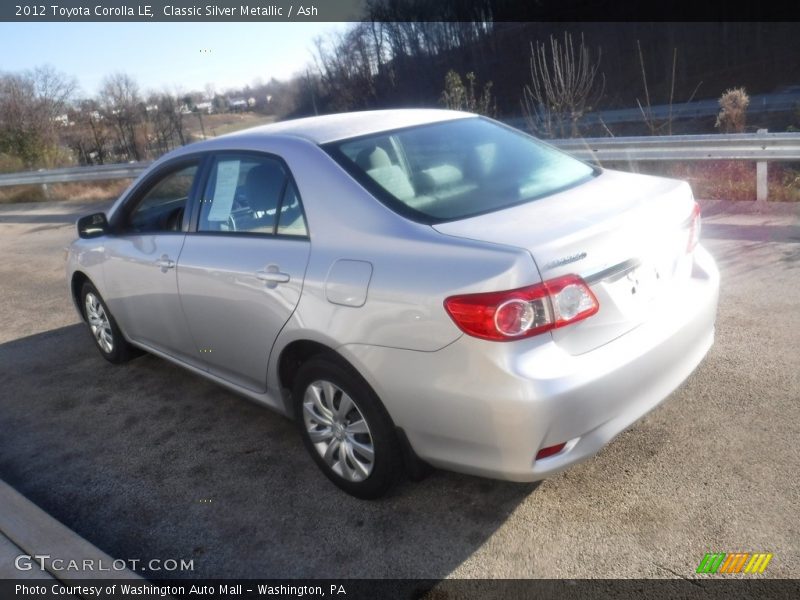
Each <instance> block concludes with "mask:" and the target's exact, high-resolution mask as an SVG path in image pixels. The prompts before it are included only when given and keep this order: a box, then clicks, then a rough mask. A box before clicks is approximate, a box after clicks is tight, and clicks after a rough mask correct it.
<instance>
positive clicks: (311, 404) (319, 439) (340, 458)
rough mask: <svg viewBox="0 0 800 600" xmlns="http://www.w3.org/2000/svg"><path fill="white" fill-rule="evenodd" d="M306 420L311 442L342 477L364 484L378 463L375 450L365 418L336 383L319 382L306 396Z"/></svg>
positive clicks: (316, 382) (332, 468) (314, 384)
mask: <svg viewBox="0 0 800 600" xmlns="http://www.w3.org/2000/svg"><path fill="white" fill-rule="evenodd" d="M303 420H304V423H305V426H306V430H307V431H308V435H309V438H310V439H311V443H312V444H313V445H314V447H315V448H316V450H317V452H319V455H320V456H321V457H322V459H323V460H324V461H325V463H326V464H327V465H328V467H330V469H331V470H332V471H333V472H334V473H336V474H337V475H338V476H339V477H341V478H343V479H345V480H346V481H353V482H360V481H364V480H365V479H366V478H367V477H369V475H370V473H372V469H373V466H374V464H375V447H374V444H373V440H372V434H371V432H370V430H369V425H368V424H367V421H366V419H365V418H364V415H363V414H362V413H361V410H360V409H359V408H358V405H357V404H356V403H355V401H354V400H353V399H352V398H351V397H350V396H349V395H348V394H347V392H345V391H344V390H342V389H341V388H340V387H338V386H337V385H336V384H334V383H332V382H330V381H327V380H317V381H314V382H312V383H311V384H309V386H308V387H307V388H306V390H305V394H304V395H303Z"/></svg>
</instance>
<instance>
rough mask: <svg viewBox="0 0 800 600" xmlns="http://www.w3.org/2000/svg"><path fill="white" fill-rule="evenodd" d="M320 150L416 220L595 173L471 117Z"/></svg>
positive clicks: (449, 216)
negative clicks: (324, 151) (325, 151)
mask: <svg viewBox="0 0 800 600" xmlns="http://www.w3.org/2000/svg"><path fill="white" fill-rule="evenodd" d="M325 149H326V150H327V151H328V152H329V153H330V154H331V156H332V157H333V158H334V159H335V160H337V161H338V162H339V163H340V164H341V165H342V166H343V167H344V168H345V169H346V170H347V171H348V172H350V174H351V175H353V176H354V177H355V178H356V179H357V180H358V181H360V182H361V183H362V184H363V185H364V186H365V187H367V189H369V190H370V191H372V192H373V193H374V194H375V195H376V196H377V197H378V199H379V200H382V201H384V202H385V203H386V204H388V205H389V206H390V208H393V209H395V210H397V211H398V212H400V213H401V214H405V215H406V216H409V217H410V218H412V219H415V220H420V221H423V222H442V221H450V220H455V219H462V218H466V217H470V216H474V215H478V214H481V213H486V212H491V211H495V210H500V209H502V208H506V207H509V206H513V205H515V204H521V203H523V202H529V201H531V200H534V199H536V198H540V197H542V196H547V195H550V194H553V193H555V192H557V191H560V190H562V189H566V188H568V187H571V186H573V185H577V184H578V183H580V182H582V181H584V180H586V179H588V178H589V177H591V176H592V175H593V174H594V173H595V170H594V169H593V168H592V167H590V166H589V165H587V164H585V163H583V162H581V161H579V160H577V159H575V158H572V157H571V156H568V155H567V154H564V153H563V152H560V151H558V150H556V149H554V148H551V147H550V146H547V145H545V144H543V143H541V142H539V141H537V140H536V139H535V138H532V137H530V136H528V135H525V134H523V133H521V132H517V131H515V130H513V129H511V128H507V127H504V126H501V125H499V124H496V123H493V122H491V121H489V120H486V119H482V118H477V117H476V118H464V119H457V120H453V121H446V122H443V123H433V124H430V125H423V126H419V127H413V128H409V129H402V130H397V131H393V132H392V131H390V132H384V133H380V134H376V135H371V136H366V137H361V138H358V139H353V140H344V141H339V142H334V143H331V144H326V145H325Z"/></svg>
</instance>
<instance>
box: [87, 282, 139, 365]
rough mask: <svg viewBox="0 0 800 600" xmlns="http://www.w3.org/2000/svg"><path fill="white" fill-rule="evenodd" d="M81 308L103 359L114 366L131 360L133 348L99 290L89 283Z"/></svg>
mask: <svg viewBox="0 0 800 600" xmlns="http://www.w3.org/2000/svg"><path fill="white" fill-rule="evenodd" d="M81 306H82V307H83V316H84V317H85V318H86V323H87V324H88V325H89V330H90V331H91V332H92V338H93V339H94V343H95V345H96V346H97V349H98V350H100V354H102V355H103V358H105V359H106V360H107V361H108V362H111V363H114V364H120V363H124V362H127V361H128V360H130V359H131V358H132V357H133V356H134V354H135V352H134V349H133V346H131V345H130V344H129V343H128V342H127V340H126V339H125V338H124V337H123V335H122V332H121V331H120V329H119V327H118V326H117V322H116V321H115V320H114V317H112V316H111V312H110V311H109V310H108V307H107V306H106V304H105V302H103V299H102V298H101V297H100V293H99V292H98V291H97V288H95V287H94V286H93V285H92V284H91V283H89V282H88V281H87V282H86V283H84V284H83V288H82V289H81Z"/></svg>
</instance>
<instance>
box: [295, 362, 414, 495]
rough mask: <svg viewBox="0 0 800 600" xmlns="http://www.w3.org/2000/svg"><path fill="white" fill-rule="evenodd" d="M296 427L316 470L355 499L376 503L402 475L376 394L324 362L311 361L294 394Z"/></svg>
mask: <svg viewBox="0 0 800 600" xmlns="http://www.w3.org/2000/svg"><path fill="white" fill-rule="evenodd" d="M293 397H294V402H295V411H296V413H295V414H296V415H297V424H298V426H299V428H300V434H301V435H302V436H303V442H304V443H305V445H306V448H307V449H308V451H309V453H310V454H311V456H312V457H313V459H314V461H315V462H316V463H317V466H319V468H320V469H321V470H322V472H323V473H325V475H326V476H327V477H328V479H330V480H331V481H332V482H333V483H335V484H336V485H337V486H339V487H340V488H341V489H343V490H344V491H346V492H347V493H348V494H351V495H353V496H356V497H358V498H368V499H369V498H378V497H380V496H382V495H383V494H385V493H386V492H387V491H388V490H389V488H390V487H391V486H392V485H393V484H394V483H395V481H396V479H397V477H398V474H399V473H400V472H401V471H402V463H401V461H402V453H401V447H400V444H399V442H398V439H397V434H396V432H395V428H394V425H393V424H392V421H391V418H390V417H389V415H388V414H387V413H386V409H384V407H383V405H382V404H381V403H380V400H379V399H378V397H377V395H376V394H375V392H374V391H373V390H372V388H370V387H369V385H367V383H366V382H365V381H363V380H362V379H361V378H360V377H359V376H358V375H357V374H355V373H353V372H352V371H351V370H350V369H349V368H347V367H345V366H344V365H342V364H341V363H340V362H339V361H338V360H335V359H333V358H329V357H324V358H323V357H317V358H312V359H311V360H309V361H308V362H307V363H306V364H304V365H303V366H302V367H300V370H299V371H298V373H297V378H296V380H295V386H294V390H293Z"/></svg>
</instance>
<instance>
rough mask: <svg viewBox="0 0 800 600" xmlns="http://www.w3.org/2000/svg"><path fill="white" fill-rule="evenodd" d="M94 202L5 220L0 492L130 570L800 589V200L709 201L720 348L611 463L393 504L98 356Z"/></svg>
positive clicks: (22, 211) (437, 477) (292, 438)
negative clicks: (4, 486) (77, 234)
mask: <svg viewBox="0 0 800 600" xmlns="http://www.w3.org/2000/svg"><path fill="white" fill-rule="evenodd" d="M97 208H98V205H96V204H91V205H81V204H75V203H36V204H25V205H4V206H0V256H2V260H0V317H1V318H0V479H2V480H4V481H5V482H7V483H8V484H10V485H11V486H13V487H14V488H15V489H16V490H18V491H19V492H21V493H22V494H24V495H25V496H26V497H27V498H28V499H30V500H32V501H33V502H35V503H36V504H37V505H38V506H40V507H41V508H43V509H44V510H45V511H47V512H48V513H50V514H51V515H52V516H54V517H55V518H56V519H58V520H59V521H61V522H62V523H64V524H65V525H66V526H68V527H70V528H72V529H73V530H74V531H76V532H77V533H78V534H80V535H81V536H83V537H84V538H85V539H86V540H88V541H89V542H91V543H92V544H94V545H95V546H97V547H99V548H100V549H101V550H103V551H104V552H106V553H108V554H109V555H110V556H113V557H114V558H117V559H123V560H131V559H134V560H140V561H143V562H146V563H149V561H151V560H153V559H157V560H161V561H164V560H168V559H172V560H177V561H180V560H181V559H183V560H185V561H191V565H192V566H191V569H187V570H186V571H180V570H178V571H164V570H161V571H155V570H152V569H148V568H145V569H144V570H143V571H142V572H141V574H143V575H145V576H148V577H344V578H350V577H416V578H445V577H548V578H551V577H552V578H560V577H568V578H582V577H602V578H612V577H695V576H697V575H695V569H696V568H697V565H698V563H699V562H700V561H701V559H702V558H703V556H704V554H705V553H707V552H771V553H773V554H774V558H773V559H772V561H771V562H770V564H769V567H768V569H767V570H766V572H765V573H764V574H763V575H759V576H757V577H795V578H796V577H800V559H799V556H800V555H799V552H800V524H799V523H800V521H798V518H797V515H798V508H800V484H798V477H797V474H798V472H800V445H798V444H797V439H798V429H800V427H799V425H798V424H800V353H798V350H800V310H798V308H800V295H799V292H800V286H798V283H800V206H796V205H778V206H770V207H768V208H767V209H766V210H765V211H763V212H759V209H757V208H756V207H755V205H754V204H753V203H706V204H704V215H705V219H704V225H703V243H704V244H705V245H706V247H707V248H709V249H710V251H711V253H712V254H713V255H714V256H715V257H716V258H717V260H718V262H719V265H720V269H721V272H722V290H721V299H720V307H719V317H718V322H717V339H716V343H715V345H714V347H713V348H712V350H711V351H710V353H709V355H708V356H707V358H706V359H705V361H704V362H703V363H702V364H701V365H700V367H699V368H698V370H697V371H696V372H695V374H694V375H693V376H692V377H691V378H690V379H689V380H688V381H686V382H685V383H684V384H683V385H682V386H681V387H680V388H679V389H678V390H677V391H676V392H675V393H674V394H672V396H671V397H670V398H669V399H668V400H667V401H666V402H665V403H664V404H662V405H661V406H660V407H659V408H658V409H656V410H655V411H654V412H652V413H651V414H650V415H648V416H647V417H645V418H644V419H643V420H642V421H640V422H639V423H638V424H636V425H635V426H634V427H633V428H632V429H630V430H629V431H627V432H625V433H623V434H622V435H620V436H619V437H618V438H617V439H615V440H614V441H613V442H612V443H611V444H610V445H609V446H608V447H607V448H606V449H604V450H603V451H602V452H601V453H600V454H599V455H598V456H597V457H596V458H594V459H592V460H589V461H588V462H585V463H583V464H581V465H578V466H576V467H574V468H572V469H570V470H568V471H567V472H565V473H562V474H560V475H558V476H555V477H553V478H551V479H548V480H546V481H544V482H542V483H541V484H538V485H537V484H513V483H503V482H497V481H491V480H486V479H479V478H475V477H469V476H465V475H458V474H453V473H446V472H442V471H435V472H434V473H433V474H432V475H431V476H429V477H428V478H427V479H425V480H424V481H422V482H419V483H411V482H405V483H403V484H401V485H400V486H399V487H398V488H397V489H396V490H395V491H394V492H393V494H392V495H391V496H390V497H388V498H386V499H384V500H381V501H377V502H364V501H360V500H356V499H354V498H351V497H349V496H347V495H345V494H343V493H342V492H340V491H339V490H338V489H336V488H335V487H333V486H332V485H331V484H330V483H329V482H328V481H327V480H326V479H325V477H324V476H323V475H322V474H321V473H320V472H319V471H318V470H317V468H316V466H315V465H314V464H313V462H312V461H311V459H310V458H309V457H308V456H307V455H306V453H305V450H304V449H303V447H302V444H301V442H300V439H299V437H298V435H297V434H296V432H295V430H294V429H293V426H292V425H291V423H289V422H288V421H287V420H285V419H284V418H283V417H280V416H278V415H276V414H273V413H271V412H269V411H267V410H266V409H263V408H261V407H259V406H257V405H255V404H253V403H251V402H249V401H247V400H245V399H243V398H240V397H238V396H235V395H233V394H231V393H229V392H227V391H225V390H223V389H221V388H219V387H218V386H216V385H214V384H212V383H210V382H207V381H205V380H203V379H201V378H199V377H197V376H195V375H192V374H190V373H188V372H186V371H184V370H182V369H180V368H179V367H176V366H173V365H171V364H169V363H167V362H165V361H163V360H159V359H157V358H154V357H152V356H147V355H146V356H143V357H141V358H138V359H136V360H135V361H133V362H131V363H129V364H128V365H126V366H123V367H116V366H112V365H110V364H108V363H106V362H105V361H104V360H103V359H102V358H101V357H100V356H99V354H98V352H97V351H96V350H95V348H94V346H93V344H92V341H91V339H90V336H89V334H88V332H87V330H86V329H85V327H84V326H82V325H81V324H79V321H78V317H77V315H76V314H75V312H74V310H73V307H72V305H71V303H70V301H69V298H68V294H67V287H66V283H65V281H64V256H63V251H62V249H63V247H64V246H65V245H66V244H67V243H68V242H69V241H70V239H71V238H72V237H73V236H74V226H73V223H74V220H75V219H76V218H77V216H79V215H81V214H85V213H87V212H91V211H93V210H95V209H97ZM150 564H153V563H150ZM155 564H163V563H155Z"/></svg>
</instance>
